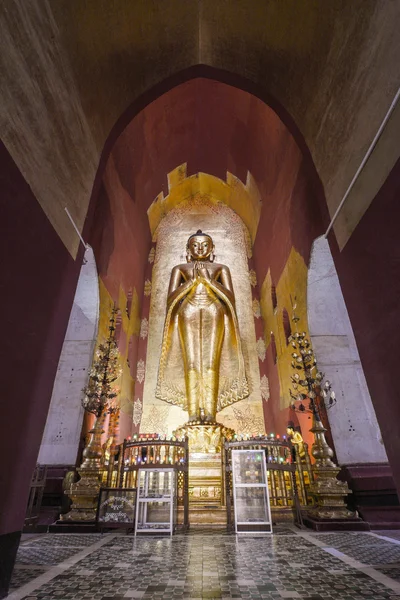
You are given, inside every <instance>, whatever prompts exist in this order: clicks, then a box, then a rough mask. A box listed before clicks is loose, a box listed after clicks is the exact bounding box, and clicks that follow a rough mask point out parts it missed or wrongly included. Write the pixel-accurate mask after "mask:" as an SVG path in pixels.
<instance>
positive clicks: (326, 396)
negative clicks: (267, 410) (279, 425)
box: [289, 304, 356, 520]
mask: <svg viewBox="0 0 400 600" xmlns="http://www.w3.org/2000/svg"><path fill="white" fill-rule="evenodd" d="M295 309H296V304H294V305H293V316H292V321H293V322H294V323H295V329H296V331H295V332H294V333H293V334H292V335H291V336H290V337H289V343H290V344H291V346H292V348H293V351H292V359H293V360H292V363H291V364H292V367H293V369H294V371H295V373H294V374H293V375H292V376H291V381H292V386H293V389H290V390H289V393H290V396H291V398H292V404H291V408H292V409H293V410H294V411H296V412H301V413H304V412H309V413H311V414H312V427H311V430H310V431H311V432H312V433H313V434H314V443H313V445H312V448H311V454H312V456H313V457H314V459H315V464H314V465H313V469H312V470H313V476H314V481H313V483H311V485H310V492H311V493H312V494H313V496H314V498H315V507H314V508H313V509H311V511H309V513H308V514H309V516H310V517H312V518H316V519H335V520H338V519H340V520H341V519H354V518H355V517H356V515H355V513H354V512H352V511H350V510H348V509H347V507H346V504H345V501H344V498H345V497H346V496H347V494H349V493H350V490H349V488H348V486H347V483H345V482H342V481H339V480H338V479H337V475H338V473H339V471H340V467H338V466H337V465H336V464H335V463H334V462H333V460H332V459H333V456H334V452H333V450H332V448H330V447H329V445H328V442H327V441H326V438H325V433H326V431H327V430H326V428H325V427H324V425H323V423H322V414H324V413H325V410H326V409H330V408H331V407H332V406H334V405H335V404H336V396H335V393H334V391H333V390H332V386H331V384H330V382H329V381H326V382H325V383H323V380H324V374H323V373H322V372H321V371H318V368H317V361H316V358H315V355H314V352H313V349H312V346H311V343H310V341H309V340H308V338H307V334H306V332H305V331H303V332H299V331H297V323H298V322H299V317H298V316H297V315H296V313H295ZM296 402H300V404H297V405H296Z"/></svg>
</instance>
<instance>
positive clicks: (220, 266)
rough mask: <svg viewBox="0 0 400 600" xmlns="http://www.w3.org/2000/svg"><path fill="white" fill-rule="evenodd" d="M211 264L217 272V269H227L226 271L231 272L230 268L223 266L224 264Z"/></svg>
mask: <svg viewBox="0 0 400 600" xmlns="http://www.w3.org/2000/svg"><path fill="white" fill-rule="evenodd" d="M211 264H212V266H213V267H214V268H215V270H217V269H218V270H222V269H226V270H228V271H229V267H227V266H226V265H223V264H222V263H216V262H213V263H211Z"/></svg>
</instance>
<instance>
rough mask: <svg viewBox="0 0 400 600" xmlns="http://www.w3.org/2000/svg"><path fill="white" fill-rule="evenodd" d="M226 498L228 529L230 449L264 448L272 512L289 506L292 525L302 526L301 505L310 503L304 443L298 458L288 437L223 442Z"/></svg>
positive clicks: (230, 513) (230, 516)
mask: <svg viewBox="0 0 400 600" xmlns="http://www.w3.org/2000/svg"><path fill="white" fill-rule="evenodd" d="M224 447H225V452H224V461H223V464H224V470H225V498H226V510H227V524H228V529H232V528H233V498H232V491H233V488H232V452H231V451H232V450H244V449H246V450H263V451H264V452H265V454H266V462H267V467H268V489H269V497H270V503H271V509H272V513H273V515H274V513H275V514H277V513H278V512H279V510H282V511H285V510H286V511H288V509H290V510H291V511H292V512H293V519H294V522H295V524H297V525H300V526H301V525H302V516H301V506H306V505H308V504H312V502H313V501H312V497H311V495H310V493H309V491H308V488H309V485H310V483H312V481H313V478H312V469H311V462H310V459H309V456H308V449H307V447H306V445H305V444H304V450H305V457H304V459H303V460H300V457H299V456H298V454H297V451H296V447H295V446H294V445H293V444H292V443H291V442H290V440H277V439H271V438H270V439H268V438H261V437H260V438H253V439H248V440H232V441H226V442H225V444H224Z"/></svg>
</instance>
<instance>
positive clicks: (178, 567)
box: [8, 527, 400, 600]
mask: <svg viewBox="0 0 400 600" xmlns="http://www.w3.org/2000/svg"><path fill="white" fill-rule="evenodd" d="M380 535H381V534H380ZM380 535H379V536H378V535H374V534H368V533H332V534H331V533H329V534H314V533H312V532H310V531H307V530H305V531H299V530H296V529H294V528H289V527H288V528H283V527H281V528H278V529H277V530H276V533H275V534H274V535H273V536H267V537H257V536H254V535H249V536H244V535H243V536H240V537H236V536H234V535H228V534H226V533H224V532H223V531H215V530H212V531H192V532H191V533H190V534H187V535H179V534H178V535H175V536H174V537H172V538H169V537H139V538H136V539H135V538H133V537H132V536H126V535H122V534H118V533H117V534H114V533H113V534H109V535H104V536H101V535H66V534H63V535H42V536H40V537H35V538H32V539H28V540H27V541H26V542H24V543H22V544H21V546H20V549H19V552H18V561H17V567H16V569H15V571H14V575H13V580H12V589H11V593H10V595H9V596H8V598H9V600H22V599H24V600H34V599H37V600H39V599H40V600H42V599H43V600H44V599H46V600H52V599H54V600H67V599H70V598H71V599H73V600H111V599H114V600H122V599H125V598H143V599H144V600H146V599H148V598H153V599H155V600H167V599H168V600H169V599H172V598H177V599H181V600H184V599H186V598H187V599H195V598H199V599H200V598H207V599H213V598H221V599H226V600H228V599H231V598H247V599H249V600H252V599H254V600H255V599H261V598H265V599H271V600H272V599H275V600H278V599H280V598H304V599H308V600H325V599H338V600H361V599H363V600H365V599H366V598H370V599H371V600H380V599H382V600H383V599H387V600H390V599H393V600H394V599H395V598H397V599H400V541H399V540H398V539H397V536H396V535H395V534H394V535H393V536H392V535H391V532H382V536H384V537H385V539H383V537H380Z"/></svg>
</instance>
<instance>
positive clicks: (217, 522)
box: [189, 504, 227, 527]
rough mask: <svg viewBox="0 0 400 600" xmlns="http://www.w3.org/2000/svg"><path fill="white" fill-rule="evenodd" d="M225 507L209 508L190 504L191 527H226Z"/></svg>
mask: <svg viewBox="0 0 400 600" xmlns="http://www.w3.org/2000/svg"><path fill="white" fill-rule="evenodd" d="M226 521H227V519H226V508H225V506H207V505H206V504H204V505H203V506H201V505H195V504H189V522H190V527H202V526H203V527H204V526H208V527H215V526H220V527H226Z"/></svg>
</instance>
